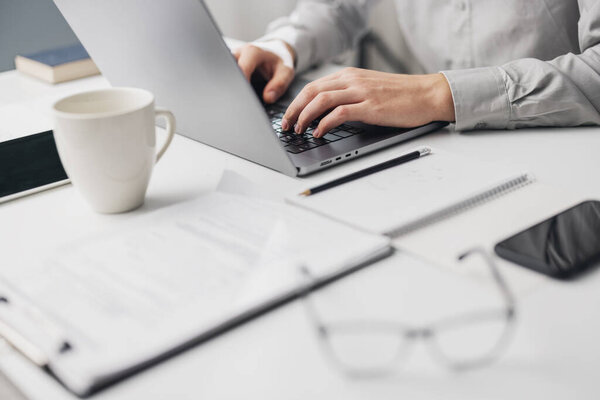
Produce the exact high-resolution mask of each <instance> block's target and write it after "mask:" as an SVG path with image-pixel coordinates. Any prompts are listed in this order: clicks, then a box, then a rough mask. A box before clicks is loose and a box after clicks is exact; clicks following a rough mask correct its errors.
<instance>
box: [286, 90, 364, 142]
mask: <svg viewBox="0 0 600 400" xmlns="http://www.w3.org/2000/svg"><path fill="white" fill-rule="evenodd" d="M359 101H360V98H359V96H358V95H357V94H356V93H355V92H353V91H352V90H348V89H346V90H334V91H331V92H321V93H319V94H318V95H317V96H316V97H315V98H314V99H313V100H312V101H311V102H310V103H308V105H307V106H306V107H305V108H304V110H302V112H301V113H300V116H299V117H298V122H297V124H296V125H297V126H300V127H301V129H302V130H301V132H300V133H303V132H304V130H305V129H306V128H307V127H308V126H309V125H310V124H311V122H313V121H314V120H315V119H316V118H318V117H319V116H321V115H323V114H324V113H325V112H327V111H329V110H331V109H334V108H336V107H337V106H340V105H344V104H354V103H358V102H359Z"/></svg>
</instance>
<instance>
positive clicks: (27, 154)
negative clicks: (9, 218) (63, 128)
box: [0, 131, 69, 203]
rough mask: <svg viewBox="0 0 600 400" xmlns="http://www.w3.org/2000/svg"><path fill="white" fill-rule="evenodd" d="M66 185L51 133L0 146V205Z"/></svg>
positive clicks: (67, 180) (20, 139)
mask: <svg viewBox="0 0 600 400" xmlns="http://www.w3.org/2000/svg"><path fill="white" fill-rule="evenodd" d="M68 182H69V178H68V177H67V173H66V172H65V170H64V168H63V166H62V163H61V162H60V157H59V156H58V151H57V149H56V143H54V135H53V134H52V131H46V132H42V133H38V134H35V135H30V136H25V137H21V138H18V139H13V140H8V141H6V142H2V143H0V203H3V202H6V201H9V200H13V199H16V198H18V197H22V196H26V195H29V194H32V193H37V192H39V191H42V190H47V189H50V188H53V187H56V186H59V185H64V184H66V183H68Z"/></svg>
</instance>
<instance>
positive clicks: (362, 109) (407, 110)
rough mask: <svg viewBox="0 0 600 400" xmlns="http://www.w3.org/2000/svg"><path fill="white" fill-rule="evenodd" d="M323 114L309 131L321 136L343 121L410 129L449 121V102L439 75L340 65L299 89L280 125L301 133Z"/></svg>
mask: <svg viewBox="0 0 600 400" xmlns="http://www.w3.org/2000/svg"><path fill="white" fill-rule="evenodd" d="M328 111H330V112H329V114H327V115H326V116H325V117H324V118H323V119H321V122H320V123H319V125H318V127H317V128H316V129H315V131H314V133H313V135H314V136H315V137H321V136H323V135H324V134H326V133H327V132H328V131H330V130H331V129H333V128H335V127H336V126H339V125H341V124H343V123H344V122H347V121H360V122H364V123H367V124H372V125H381V126H393V127H401V128H412V127H416V126H419V125H424V124H427V123H429V122H432V121H449V122H452V121H454V119H455V117H454V102H453V101H452V93H451V91H450V86H449V85H448V82H447V81H446V78H445V77H444V76H443V75H442V74H430V75H401V74H389V73H384V72H378V71H371V70H364V69H358V68H345V69H343V70H341V71H339V72H336V73H334V74H331V75H328V76H325V77H323V78H321V79H318V80H316V81H314V82H311V83H309V84H308V85H306V86H305V87H304V89H303V90H302V91H301V92H300V94H299V95H298V96H297V97H296V99H295V100H294V101H293V102H292V103H291V104H290V106H289V107H288V109H287V111H286V112H285V115H284V116H283V120H282V123H281V125H282V128H283V129H284V130H290V129H291V128H292V127H294V125H295V129H294V130H295V132H296V133H304V132H305V131H306V129H307V128H308V127H309V126H310V124H311V122H312V121H314V120H315V119H316V118H318V117H319V116H321V115H323V114H324V113H326V112H328Z"/></svg>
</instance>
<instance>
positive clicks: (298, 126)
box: [294, 124, 301, 133]
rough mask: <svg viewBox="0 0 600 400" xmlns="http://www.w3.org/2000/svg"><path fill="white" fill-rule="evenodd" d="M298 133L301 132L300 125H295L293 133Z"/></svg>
mask: <svg viewBox="0 0 600 400" xmlns="http://www.w3.org/2000/svg"><path fill="white" fill-rule="evenodd" d="M300 131H301V129H300V125H298V124H296V129H294V132H296V133H300Z"/></svg>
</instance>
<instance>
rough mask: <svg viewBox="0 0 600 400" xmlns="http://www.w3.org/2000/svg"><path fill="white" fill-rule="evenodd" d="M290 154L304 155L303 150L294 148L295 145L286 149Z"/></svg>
mask: <svg viewBox="0 0 600 400" xmlns="http://www.w3.org/2000/svg"><path fill="white" fill-rule="evenodd" d="M284 148H285V149H286V150H287V151H288V152H290V153H293V154H298V153H302V151H303V150H302V149H300V148H299V147H298V146H294V145H293V144H290V145H288V146H285V147H284Z"/></svg>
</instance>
